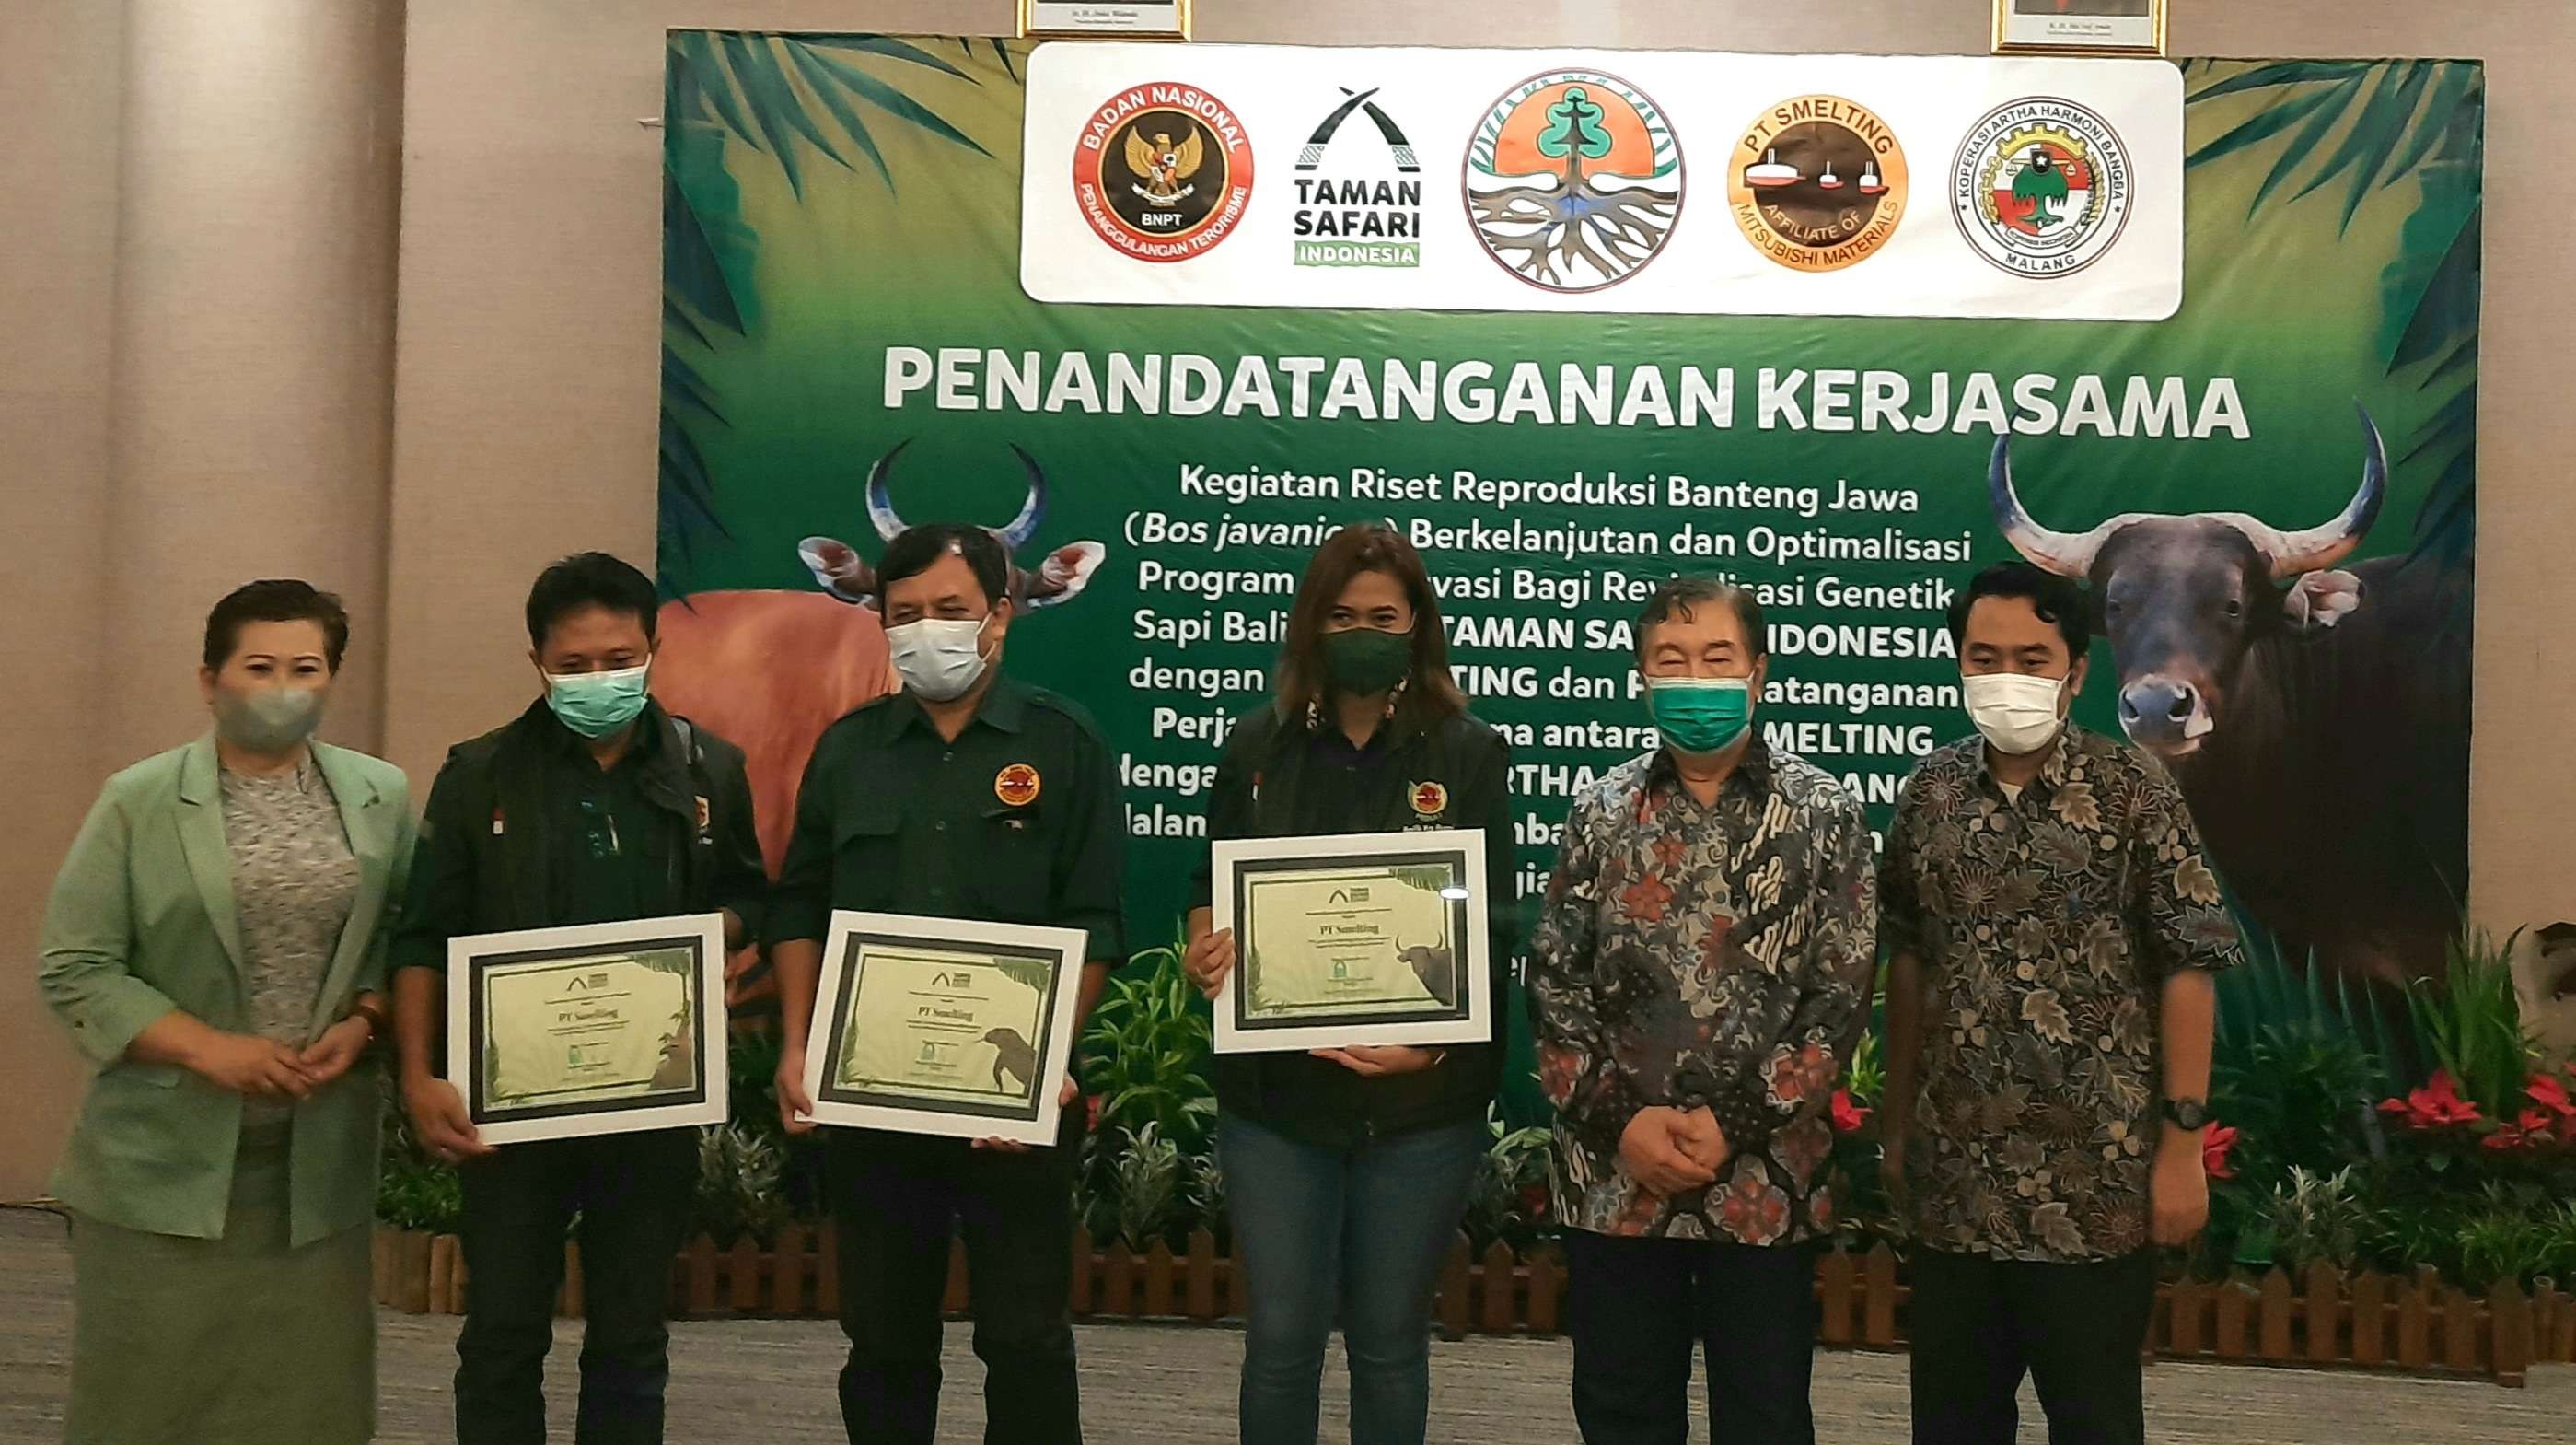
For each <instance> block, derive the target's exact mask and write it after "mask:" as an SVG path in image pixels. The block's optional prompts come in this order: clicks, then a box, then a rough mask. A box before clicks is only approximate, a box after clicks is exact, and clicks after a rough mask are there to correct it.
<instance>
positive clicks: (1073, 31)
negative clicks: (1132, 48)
mask: <svg viewBox="0 0 2576 1445" xmlns="http://www.w3.org/2000/svg"><path fill="white" fill-rule="evenodd" d="M1020 34H1021V35H1023V36H1025V37H1030V38H1034V39H1047V38H1055V39H1067V38H1082V37H1089V38H1091V39H1096V40H1187V39H1189V38H1190V0H1020Z"/></svg>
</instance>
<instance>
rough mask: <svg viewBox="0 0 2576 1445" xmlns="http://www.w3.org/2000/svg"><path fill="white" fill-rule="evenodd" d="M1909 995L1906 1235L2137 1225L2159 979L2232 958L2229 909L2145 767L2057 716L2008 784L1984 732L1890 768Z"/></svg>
mask: <svg viewBox="0 0 2576 1445" xmlns="http://www.w3.org/2000/svg"><path fill="white" fill-rule="evenodd" d="M1880 883H1881V896H1882V899H1883V901H1884V908H1883V911H1882V914H1881V928H1882V934H1883V939H1884V942H1885V943H1886V945H1887V948H1888V950H1889V952H1890V954H1891V956H1892V955H1893V954H1894V952H1895V951H1896V950H1899V949H1909V950H1912V951H1913V952H1914V953H1915V954H1917V955H1918V956H1919V957H1920V958H1921V959H1922V960H1923V966H1924V970H1925V973H1926V975H1927V986H1928V988H1929V989H1930V993H1931V997H1930V1000H1929V1002H1928V1003H1927V1004H1926V1006H1925V1009H1924V1014H1923V1055H1922V1065H1921V1068H1922V1074H1921V1080H1920V1087H1919V1089H1918V1090H1917V1093H1916V1103H1915V1106H1914V1126H1913V1131H1912V1137H1911V1139H1910V1141H1909V1143H1908V1145H1907V1150H1906V1153H1907V1158H1906V1168H1907V1172H1908V1181H1907V1182H1908V1186H1909V1192H1910V1193H1911V1195H1912V1202H1913V1216H1914V1217H1913V1220H1912V1224H1913V1226H1914V1228H1915V1230H1916V1232H1917V1235H1918V1237H1919V1238H1921V1239H1922V1241H1923V1242H1924V1243H1926V1244H1929V1245H1931V1246H1933V1247H1934V1248H1937V1249H1946V1250H1956V1251H1959V1252H1962V1253H1969V1254H1981V1255H1987V1256H1991V1257H1993V1258H1997V1259H2017V1260H2039V1261H2051V1262H2077V1261H2083V1260H2099V1259H2113V1258H2117V1257H2119V1256H2121V1255H2125V1254H2129V1253H2131V1252H2133V1251H2135V1250H2138V1249H2141V1248H2143V1247H2145V1245H2146V1243H2147V1240H2148V1233H2147V1225H2148V1193H2147V1188H2148V1168H2149V1165H2150V1163H2151V1161H2152V1159H2153V1156H2154V1153H2155V1147H2156V1141H2157V1139H2158V1137H2159V1136H2160V1133H2161V1126H2160V1124H2159V1122H2158V1116H2159V1110H2158V1107H2157V1106H2158V1100H2159V1098H2160V1096H2161V1094H2162V1092H2163V1079H2162V1075H2161V1068H2162V1065H2161V1062H2160V1056H2159V1053H2158V1050H2157V1044H2156V1037H2157V1035H2156V1023H2157V1012H2158V1007H2159V1001H2160V998H2161V995H2162V990H2163V984H2164V980H2165V978H2166V977H2167V976H2168V975H2170V974H2171V973H2172V972H2173V971H2174V970H2176V969H2188V968H2202V969H2220V968H2225V967H2228V966H2229V965H2231V964H2233V963H2235V962H2236V961H2237V960H2238V957H2239V947H2238V942H2237V935H2236V925H2235V922H2234V921H2233V920H2232V919H2231V918H2230V917H2229V916H2228V913H2227V909H2226V907H2225V906H2224V904H2222V903H2221V901H2220V898H2219V891H2218V878H2217V875H2215V874H2214V873H2212V872H2211V871H2210V866H2209V859H2208V857H2207V855H2206V854H2204V853H2203V852H2202V849H2201V843H2200V834H2199V832H2198V830H2197V829H2195V828H2194V827H2193V826H2192V821H2191V815H2190V813H2189V812H2187V811H2186V810H2185V809H2184V806H2183V801H2182V795H2181V793H2180V792H2178V791H2177V790H2176V789H2175V787H2174V785H2173V782H2172V780H2171V779H2169V778H2168V777H2166V775H2165V774H2164V772H2163V771H2162V770H2161V769H2158V768H2156V767H2155V766H2154V765H2152V764H2150V763H2149V762H2147V761H2146V760H2145V759H2144V758H2142V757H2140V756H2139V755H2138V754H2136V753H2135V752H2132V751H2130V750H2129V749H2127V748H2124V747H2121V746H2119V745H2118V744H2116V743H2114V742H2112V741H2111V740H2110V739H2108V738H2105V737H2103V736H2101V735H2099V734H2097V733H2089V732H2085V731H2083V730H2081V729H2079V728H2074V727H2069V728H2068V729H2067V730H2066V731H2065V733H2064V734H2063V735H2061V736H2060V737H2059V739H2058V740H2057V741H2056V742H2055V743H2053V744H2051V745H2050V750H2049V756H2048V759H2047V761H2046V762H2045V763H2044V764H2042V765H2041V768H2040V771H2039V774H2038V776H2036V777H2035V778H2033V779H2032V780H2031V781H2030V783H2029V784H2028V785H2027V786H2025V787H2024V788H2023V789H2022V791H2021V796H2020V797H2019V798H2018V799H2014V798H2010V797H2007V796H2006V795H2005V793H2004V791H2003V788H2002V786H2001V785H2000V784H1998V783H1997V782H1996V781H1995V779H1994V775H1993V774H1992V773H1991V772H1989V771H1988V770H1987V767H1986V751H1985V743H1984V742H1983V740H1981V739H1978V738H1970V739H1968V740H1966V741H1964V742H1959V743H1953V744H1951V745H1950V746H1949V747H1946V748H1943V749H1941V750H1940V751H1938V752H1935V753H1934V754H1932V755H1931V756H1930V757H1928V758H1926V759H1924V760H1923V763H1922V766H1920V767H1918V768H1916V769H1915V770H1914V775H1913V776H1912V777H1910V778H1908V779H1907V780H1906V784H1905V790H1904V793H1903V794H1902V796H1901V797H1900V798H1899V800H1898V803H1897V811H1896V822H1895V825H1894V826H1893V827H1892V828H1891V829H1890V830H1889V832H1888V837H1887V856H1886V859H1885V861H1884V863H1883V865H1882V872H1881V875H1880Z"/></svg>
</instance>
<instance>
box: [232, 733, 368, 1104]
mask: <svg viewBox="0 0 2576 1445" xmlns="http://www.w3.org/2000/svg"><path fill="white" fill-rule="evenodd" d="M223 794H224V841H225V842H226V843H227V844H228V845H229V846H230V849H231V852H232V864H233V899H234V902H235V904H236V906H237V908H238V909H239V911H240V915H241V941H242V973H243V976H244V979H245V982H246V983H247V985H248V989H249V995H250V1031H251V1032H252V1033H255V1034H257V1035H259V1036H260V1037H261V1038H264V1039H273V1040H275V1041H276V1042H278V1043H282V1044H292V1045H294V1046H295V1047H297V1048H302V1047H303V1046H304V1045H305V1044H307V1043H310V1042H311V1038H310V1037H309V1035H310V1033H311V1030H312V1024H313V1004H314V1001H315V999H316V998H317V997H318V996H319V995H320V993H321V991H322V978H323V975H324V974H325V973H326V972H327V971H328V970H329V969H330V966H331V956H332V954H333V953H334V952H336V951H337V950H338V949H339V947H340V934H341V932H342V930H344V929H345V928H347V926H348V923H349V910H350V907H351V905H352V904H353V903H354V902H355V900H356V898H357V894H358V860H357V858H356V857H355V856H354V855H353V854H351V853H350V851H349V834H348V830H347V828H346V827H345V826H343V824H342V823H341V820H340V807H339V804H338V803H337V802H336V801H335V800H334V799H333V798H332V796H331V785H330V784H329V783H327V782H325V781H323V778H322V770H321V769H320V768H317V767H315V766H314V764H313V759H312V757H311V756H310V755H307V756H306V758H305V759H304V761H303V763H302V764H301V765H299V766H298V767H297V768H296V770H295V771H294V772H292V773H288V774H286V775H284V776H282V777H275V778H254V777H249V776H246V775H244V774H241V773H236V772H234V771H232V770H231V769H229V768H227V769H225V770H224V771H223ZM291 1112H292V1106H290V1105H289V1104H287V1103H285V1102H283V1101H280V1100H275V1099H252V1100H249V1101H247V1102H246V1103H245V1104H244V1105H243V1117H244V1119H245V1120H246V1121H247V1122H250V1123H254V1124H258V1123H275V1122H277V1121H279V1120H282V1119H284V1118H286V1117H287V1116H288V1114H289V1113H291Z"/></svg>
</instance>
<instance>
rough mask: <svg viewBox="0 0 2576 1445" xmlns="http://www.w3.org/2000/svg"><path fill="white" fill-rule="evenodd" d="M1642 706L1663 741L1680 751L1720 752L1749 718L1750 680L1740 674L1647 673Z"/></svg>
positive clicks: (1729, 745) (1739, 733) (1751, 688)
mask: <svg viewBox="0 0 2576 1445" xmlns="http://www.w3.org/2000/svg"><path fill="white" fill-rule="evenodd" d="M1646 710H1647V711H1648V712H1649V713H1651V714H1653V716H1654V719H1655V727H1656V729H1657V730H1658V731H1660V732H1662V733H1663V735H1664V741H1665V742H1668V743H1670V744H1672V745H1673V746H1674V747H1676V748H1679V749H1681V750H1682V751H1683V752H1686V753H1722V752H1724V751H1726V750H1727V749H1728V748H1731V747H1733V746H1735V740H1736V739H1737V738H1740V737H1742V736H1744V729H1745V725H1746V724H1747V723H1750V722H1751V721H1752V720H1753V684H1752V680H1751V679H1749V678H1741V677H1650V678H1648V679H1646Z"/></svg>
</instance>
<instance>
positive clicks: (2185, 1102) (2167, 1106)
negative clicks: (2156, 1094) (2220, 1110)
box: [2164, 1099, 2209, 1130]
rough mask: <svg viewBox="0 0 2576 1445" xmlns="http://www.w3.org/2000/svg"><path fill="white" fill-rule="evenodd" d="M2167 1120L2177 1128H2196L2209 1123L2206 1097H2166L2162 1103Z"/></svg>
mask: <svg viewBox="0 0 2576 1445" xmlns="http://www.w3.org/2000/svg"><path fill="white" fill-rule="evenodd" d="M2164 1115H2165V1119H2166V1120H2167V1122H2169V1123H2171V1124H2172V1125H2173V1126H2174V1127H2175V1128H2177V1129H2186V1130H2189V1129H2198V1128H2201V1127H2202V1126H2204V1125H2206V1124H2208V1123H2209V1101H2208V1100H2206V1099H2167V1100H2165V1103H2164Z"/></svg>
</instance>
